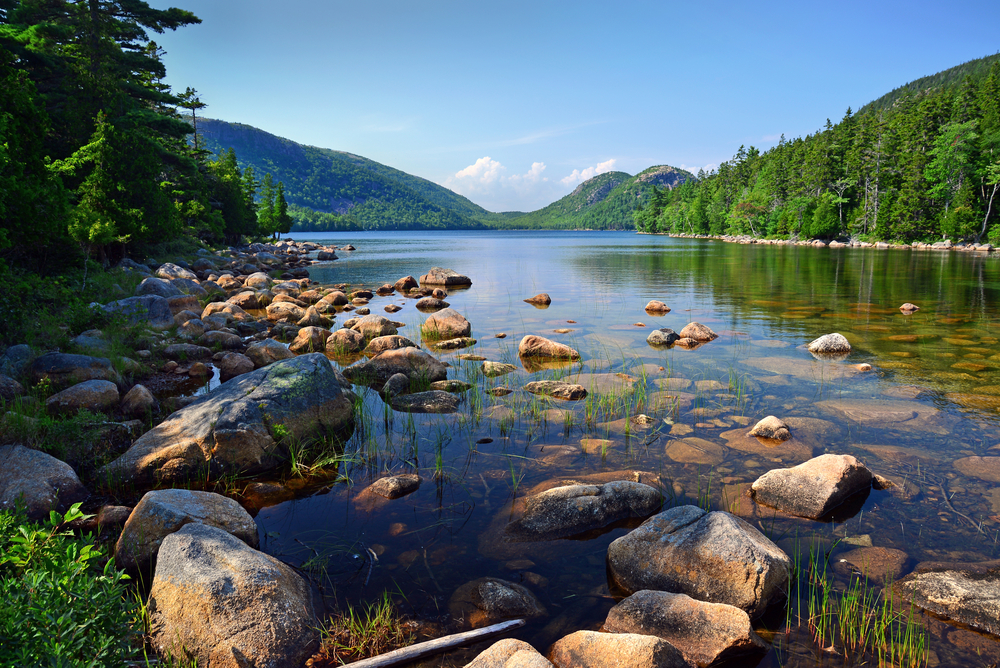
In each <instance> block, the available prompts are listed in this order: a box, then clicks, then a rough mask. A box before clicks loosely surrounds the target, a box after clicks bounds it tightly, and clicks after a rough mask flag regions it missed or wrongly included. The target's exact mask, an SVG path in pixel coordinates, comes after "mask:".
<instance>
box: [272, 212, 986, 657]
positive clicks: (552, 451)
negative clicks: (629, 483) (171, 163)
mask: <svg viewBox="0 0 1000 668" xmlns="http://www.w3.org/2000/svg"><path fill="white" fill-rule="evenodd" d="M293 236H294V238H295V239H296V240H299V241H305V240H311V241H320V242H323V243H329V244H333V245H337V246H341V245H345V244H347V243H351V244H353V245H354V246H356V247H357V250H356V251H353V252H341V251H338V255H339V257H340V259H338V260H336V261H334V262H330V263H325V264H319V265H314V266H313V267H312V268H311V269H310V274H311V277H312V278H313V279H314V280H316V281H318V282H320V283H321V284H324V285H327V284H336V283H349V284H350V285H351V286H352V287H355V286H356V287H362V286H363V287H370V288H374V287H377V286H379V285H381V284H383V283H392V282H394V281H396V280H397V279H399V278H401V277H403V276H406V275H413V276H415V277H418V278H419V277H420V275H422V274H424V273H426V272H427V270H428V269H430V268H431V267H432V266H441V267H447V268H450V269H454V270H455V271H457V272H459V273H461V274H465V275H467V276H469V277H470V278H471V279H472V281H473V284H472V287H471V288H469V289H465V290H453V291H451V292H450V294H449V296H448V297H447V301H448V302H449V303H450V304H451V306H452V308H454V309H456V310H457V311H459V312H460V313H462V314H463V315H465V316H466V317H467V318H468V320H469V321H470V322H471V323H472V327H473V336H474V337H475V338H476V339H477V341H478V344H477V345H476V346H475V347H474V348H469V349H465V350H458V351H450V352H442V353H435V355H436V356H437V357H438V358H439V359H442V360H443V361H446V362H448V363H449V364H451V365H452V368H451V369H450V370H449V378H457V379H460V380H466V381H468V382H470V383H472V384H473V386H474V387H473V389H472V390H469V391H468V392H466V393H464V394H463V397H464V399H463V402H462V404H461V406H460V408H459V412H458V413H457V414H454V415H412V416H410V415H406V414H400V413H395V412H393V411H392V410H391V409H389V408H388V406H386V405H385V404H384V403H383V402H382V400H381V399H380V398H379V396H378V395H377V394H376V393H374V392H372V391H365V390H364V389H363V388H358V390H359V392H361V393H362V396H363V398H364V404H365V411H364V413H363V416H362V418H361V420H360V421H359V427H358V430H357V432H356V433H355V436H354V437H353V438H352V440H351V442H350V443H348V444H347V447H346V449H345V453H344V456H343V457H342V461H341V462H340V463H339V468H338V469H337V470H336V472H335V474H331V472H330V471H329V470H328V471H327V472H326V475H325V477H323V476H321V477H318V478H306V479H303V480H300V481H293V484H296V485H299V486H300V487H301V488H302V490H301V491H300V497H299V498H297V499H295V500H293V501H287V502H284V503H281V504H278V505H274V506H270V507H265V508H263V509H261V510H260V511H259V513H258V514H257V516H256V520H257V523H258V525H259V527H260V533H261V540H262V546H263V548H264V549H266V550H267V551H268V552H271V553H273V554H275V555H278V556H280V557H281V558H283V559H285V560H287V561H289V562H290V563H294V564H297V565H299V566H302V567H303V568H304V569H306V570H307V571H309V572H310V573H312V574H313V575H314V576H315V578H316V579H317V580H318V581H322V582H323V583H324V587H325V593H327V594H328V595H330V596H332V597H335V598H336V599H337V601H338V602H339V604H340V605H344V604H345V603H350V604H352V605H357V604H358V603H359V602H363V601H372V600H375V599H377V598H378V597H379V596H381V594H382V592H383V591H389V592H390V594H392V595H393V597H394V600H396V601H397V602H398V603H399V605H400V607H401V609H402V610H403V611H404V612H405V613H406V614H407V615H409V616H410V617H412V618H413V619H416V620H420V622H421V623H422V624H423V625H424V627H425V629H426V630H427V631H428V632H435V630H436V632H438V633H444V632H450V631H455V630H460V628H459V626H460V625H459V624H458V623H457V622H456V621H455V616H456V615H457V614H458V611H457V608H453V609H452V611H451V612H452V613H453V614H451V615H449V599H450V598H451V595H452V594H453V592H454V591H455V590H456V589H457V588H458V587H459V586H460V585H462V584H464V583H466V582H468V581H470V580H474V579H476V578H480V577H484V576H495V577H501V578H504V579H507V580H510V581H513V582H518V583H521V584H524V585H525V586H526V587H528V588H529V589H530V590H531V591H532V592H534V593H535V594H536V595H537V596H538V597H539V599H540V600H541V601H542V602H543V603H544V605H545V606H546V608H547V613H548V614H547V616H545V617H544V618H541V619H540V620H535V621H533V622H532V623H530V624H529V625H528V626H527V627H525V628H524V629H522V631H521V632H520V633H519V634H518V637H521V638H523V639H525V640H527V641H529V642H531V643H532V644H534V645H535V646H536V647H537V648H538V649H539V650H541V651H543V652H544V651H546V650H547V648H548V646H549V645H550V644H551V643H552V642H554V641H555V640H557V639H558V638H560V637H562V636H563V635H566V634H567V633H570V632H572V631H575V630H578V629H596V628H599V626H600V624H601V622H602V621H603V620H604V617H605V616H606V614H607V611H608V609H609V608H610V607H611V606H612V605H613V604H614V602H615V600H616V599H615V594H616V593H615V592H613V591H609V589H608V581H607V574H606V567H605V556H606V551H607V546H608V544H609V543H610V542H611V541H612V540H614V539H615V538H617V537H619V536H621V535H624V534H625V533H626V532H627V531H628V530H629V527H627V526H620V527H616V528H613V529H612V530H610V531H608V532H606V533H603V534H601V535H598V536H591V537H587V539H586V540H561V541H553V542H551V543H549V544H545V545H542V546H538V545H533V546H532V547H529V548H525V547H523V546H521V547H519V546H517V545H514V546H512V545H511V544H506V543H502V542H501V541H499V531H500V530H501V529H502V528H503V526H504V524H505V523H506V521H507V518H508V517H509V516H510V513H511V504H512V503H513V502H514V501H516V500H517V499H520V498H523V497H524V496H525V495H526V494H528V493H530V492H532V490H537V489H542V488H544V487H545V486H546V485H548V486H551V485H552V481H554V480H600V479H610V478H613V477H614V474H616V473H619V472H622V471H633V472H638V473H637V475H639V476H640V478H641V479H642V481H644V482H645V481H651V484H654V485H657V486H659V487H660V488H661V489H662V491H663V494H664V495H665V497H666V499H667V501H666V503H667V504H668V505H676V504H684V503H691V504H694V505H700V506H702V507H711V508H712V509H720V510H729V511H732V512H735V513H737V514H739V515H741V516H742V517H744V518H745V519H747V521H749V522H751V523H753V524H754V525H756V526H758V527H759V528H761V529H762V530H764V532H765V533H766V534H767V535H769V536H770V537H771V538H772V539H773V540H775V541H776V542H777V543H778V544H779V545H780V546H781V547H783V548H784V549H785V550H786V551H788V552H789V553H790V554H791V553H792V552H793V551H795V550H798V551H802V550H803V549H805V550H806V551H808V546H812V547H813V549H814V550H822V551H824V552H829V555H830V563H831V564H833V563H836V562H837V559H838V556H839V555H841V554H843V553H845V552H847V551H849V550H853V549H855V548H856V547H857V546H859V545H874V546H878V547H886V548H895V549H900V550H903V551H905V552H906V553H907V555H908V557H909V562H908V565H907V567H906V568H905V569H904V571H903V573H904V574H905V573H907V572H909V571H910V570H911V569H912V567H913V566H914V565H915V564H916V563H917V562H921V561H983V560H988V559H995V558H997V555H998V554H1000V549H998V538H1000V459H989V458H990V457H1000V412H998V408H1000V314H998V311H997V306H998V304H1000V258H997V257H996V254H991V255H986V254H975V255H974V254H964V253H957V252H951V253H948V252H916V251H879V250H875V249H849V248H845V249H827V248H813V247H797V246H757V245H746V246H744V245H736V244H726V243H721V242H715V241H708V240H695V239H671V238H667V237H661V236H644V235H635V234H629V233H615V232H525V233H517V232H508V233H496V232H440V233H417V232H413V233H410V232H398V233H357V234H342V233H336V234H313V235H309V234H300V235H293ZM539 292H546V293H548V294H549V295H551V297H552V304H551V306H549V307H548V308H545V309H540V308H535V307H534V306H532V305H530V304H527V303H524V302H523V301H522V300H523V299H525V298H528V297H531V296H533V295H535V294H536V293H539ZM652 299H657V300H661V301H663V302H665V303H666V304H667V305H668V306H669V307H670V308H671V309H672V310H671V311H670V313H668V314H665V315H662V316H652V315H649V314H647V313H646V312H645V311H644V309H643V307H644V306H645V304H646V303H647V302H648V301H650V300H652ZM904 302H913V303H915V304H917V305H918V306H920V310H919V311H917V312H916V313H914V314H912V315H903V314H902V313H900V311H899V309H898V307H899V306H900V305H901V304H903V303H904ZM389 303H395V304H399V305H401V306H402V307H403V309H402V310H401V311H399V312H398V313H396V314H393V315H391V316H390V318H391V319H394V320H398V321H401V322H403V323H405V326H404V327H403V328H401V330H400V334H402V335H404V336H408V337H409V338H411V339H413V340H415V341H418V342H419V337H420V324H421V323H422V322H423V321H424V320H425V319H426V315H425V314H422V313H420V312H419V311H417V310H416V309H415V308H414V300H411V299H407V298H403V297H400V296H398V295H392V296H389V297H375V298H374V299H372V300H371V304H370V305H369V307H370V308H371V311H372V313H378V314H383V313H384V312H383V307H384V306H385V305H386V304H389ZM347 317H349V316H347V315H346V314H344V315H338V316H337V322H338V326H339V323H342V322H343V321H344V320H345V319H346V318H347ZM692 321H697V322H699V323H702V324H704V325H707V326H708V327H710V328H712V329H713V330H714V331H715V332H716V333H718V334H719V338H718V339H716V340H715V341H713V342H711V343H708V344H705V345H702V346H700V347H698V348H697V349H694V350H685V349H681V348H671V349H657V348H653V347H651V346H649V345H647V343H646V337H647V336H648V334H649V332H650V331H652V329H654V328H660V327H669V328H672V329H674V330H675V331H680V330H681V329H682V328H683V327H684V326H685V325H686V324H687V323H689V322H692ZM557 329H565V330H569V331H568V332H565V333H555V330H557ZM830 332H840V333H841V334H843V335H844V336H846V337H847V338H848V340H849V341H850V342H851V345H852V347H853V352H852V353H851V354H850V356H849V357H847V358H846V359H843V360H818V359H815V358H814V357H813V356H812V355H811V354H810V353H809V352H808V351H807V350H806V348H805V346H806V345H807V344H808V343H809V342H810V341H812V340H813V339H815V338H816V337H819V336H821V335H823V334H827V333H830ZM500 333H505V334H506V338H502V339H501V338H495V335H497V334H500ZM527 334H537V335H541V336H545V337H547V338H550V339H553V340H556V341H560V342H563V343H566V344H568V345H570V346H572V347H574V348H576V349H577V350H579V351H580V352H581V354H582V360H581V361H580V362H579V363H574V364H572V365H562V366H555V367H549V368H544V369H540V370H533V371H529V370H527V369H525V368H524V367H523V366H522V365H521V364H520V362H519V360H518V359H517V354H516V352H517V344H518V342H519V341H520V339H521V337H523V336H524V335H527ZM462 353H466V354H468V353H474V354H477V355H481V356H483V357H485V358H487V359H489V360H494V361H502V362H511V363H514V364H516V365H517V366H518V370H517V371H516V372H515V373H512V374H510V375H506V376H502V377H499V378H485V377H483V376H482V374H481V373H480V372H479V364H480V363H479V362H471V361H463V360H460V359H458V357H457V355H458V354H462ZM337 361H338V362H339V363H341V364H343V365H346V364H349V363H351V362H352V361H354V359H338V360H337ZM863 363H868V364H871V365H872V367H873V368H872V370H870V371H859V370H858V369H857V368H856V367H857V365H859V364H863ZM544 378H561V379H565V380H570V381H572V382H578V383H580V384H582V385H584V386H585V387H586V388H587V389H588V390H589V392H590V394H589V396H588V398H587V399H584V400H580V401H572V402H571V401H559V400H552V399H546V398H543V397H537V396H535V395H531V394H527V393H525V392H523V391H522V390H521V388H522V386H523V385H524V384H525V383H526V382H528V381H530V380H538V379H544ZM496 386H504V387H507V388H509V389H511V390H513V393H512V394H509V395H507V396H503V397H494V396H492V395H490V394H488V393H487V392H486V390H487V389H490V388H493V387H496ZM640 414H641V415H645V416H648V418H650V419H648V420H644V421H643V422H645V424H642V423H637V422H635V421H630V420H629V419H628V418H634V417H635V416H638V415H640ZM767 415H776V416H778V417H780V418H782V419H784V420H785V421H786V422H788V423H789V425H790V426H791V430H792V433H793V436H794V438H793V439H792V440H791V441H788V442H786V443H785V444H781V445H779V446H769V445H764V444H762V443H760V442H759V441H757V440H756V439H751V438H747V437H746V436H745V434H746V432H747V431H748V430H749V428H750V427H751V426H752V425H753V424H754V423H755V422H756V421H757V420H759V419H760V418H763V417H764V416H767ZM488 439H491V440H488ZM826 452H830V453H837V454H852V455H854V456H856V457H858V458H859V459H860V460H861V461H863V462H864V463H865V464H866V465H867V466H868V467H869V468H870V469H871V470H872V471H873V472H874V473H877V474H880V475H882V476H885V477H887V478H889V479H890V480H893V481H895V482H896V485H897V487H896V488H895V489H894V490H892V491H873V492H872V493H871V495H870V496H869V497H868V498H867V500H866V501H865V502H864V504H863V506H862V507H860V508H858V509H856V512H854V511H853V510H852V512H851V513H849V516H847V517H837V518H834V519H835V521H831V522H813V521H808V520H802V519H794V518H788V517H784V516H782V515H780V514H776V513H774V512H773V511H766V509H761V508H756V507H754V505H753V504H752V503H751V502H750V501H749V499H747V498H746V496H745V495H744V492H745V489H746V487H747V486H748V485H749V484H750V483H752V482H753V481H754V480H756V479H757V478H758V477H759V476H760V475H762V474H763V473H765V472H766V471H768V470H770V469H772V468H779V467H784V466H790V465H794V464H798V463H801V462H803V461H805V460H807V459H809V458H811V457H812V456H816V455H819V454H823V453H826ZM978 457H982V458H984V459H976V458H978ZM970 458H971V459H970ZM404 472H406V473H409V472H417V473H419V474H420V475H421V477H422V478H423V484H422V485H421V487H420V489H419V490H418V491H417V492H415V493H413V494H411V495H409V496H406V497H404V498H402V499H397V500H395V501H386V500H381V499H379V500H377V501H376V500H372V498H371V497H366V496H364V495H361V494H360V492H361V491H362V490H363V489H364V488H365V487H366V486H367V485H368V484H369V483H370V482H371V481H372V480H374V479H376V478H378V477H380V476H382V475H384V474H386V473H404ZM602 476H603V477H602ZM634 525H635V523H633V524H632V526H634ZM803 546H807V547H803ZM372 554H374V555H377V561H376V560H375V559H374V558H373V557H372V556H371V555H372ZM846 577H848V576H844V578H846ZM844 578H842V582H841V583H844V582H846V579H844ZM778 617H780V618H777V617H774V615H772V616H771V617H767V618H765V619H764V620H761V621H759V622H758V624H757V625H758V626H759V628H760V630H761V633H762V634H763V635H766V636H767V637H768V638H772V637H773V638H774V639H775V640H776V647H778V649H777V650H772V652H771V653H770V654H769V655H768V656H767V657H765V658H764V660H763V662H762V663H761V665H764V666H777V665H820V664H822V665H842V663H843V660H842V659H841V658H840V657H838V656H837V655H836V654H832V653H826V654H824V653H823V652H819V651H818V650H816V648H815V647H814V646H813V645H812V644H811V642H809V639H808V636H807V635H806V634H804V633H800V632H792V633H791V634H790V635H786V634H784V633H782V630H783V625H784V622H785V618H784V617H783V616H781V615H779V616H778ZM920 619H921V622H922V623H923V625H924V628H925V631H926V633H927V642H928V645H929V647H930V650H931V653H930V664H931V665H935V664H938V665H988V664H989V663H991V662H994V661H998V660H1000V647H998V645H997V644H996V642H995V641H994V640H993V639H991V638H988V637H986V636H980V635H978V634H975V633H973V632H971V631H968V630H965V629H960V628H958V627H956V626H953V625H949V624H947V623H944V622H942V621H940V620H937V619H933V618H930V617H929V616H926V615H921V617H920ZM775 634H776V635H775ZM487 644H488V643H487ZM485 646H486V645H481V646H478V647H477V648H475V649H476V650H478V649H482V647H485ZM474 654H475V651H474V650H469V651H465V652H455V653H452V654H450V655H445V656H443V657H438V658H436V659H434V660H431V661H428V662H426V663H425V664H422V665H442V666H444V665H449V666H450V665H463V664H464V662H466V661H468V660H469V659H470V658H471V657H472V656H473V655H474Z"/></svg>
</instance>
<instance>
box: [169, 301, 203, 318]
mask: <svg viewBox="0 0 1000 668" xmlns="http://www.w3.org/2000/svg"><path fill="white" fill-rule="evenodd" d="M167 305H169V306H170V312H171V313H173V314H174V321H175V322H176V320H177V314H178V313H181V312H182V311H192V312H195V313H197V312H200V311H201V310H202V308H201V303H200V302H199V301H198V298H197V297H193V296H191V295H178V296H176V297H168V298H167Z"/></svg>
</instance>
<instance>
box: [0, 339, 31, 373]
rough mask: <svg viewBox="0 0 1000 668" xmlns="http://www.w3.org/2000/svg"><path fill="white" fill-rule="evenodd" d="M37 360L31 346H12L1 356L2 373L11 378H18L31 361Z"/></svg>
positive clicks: (0, 371) (0, 370)
mask: <svg viewBox="0 0 1000 668" xmlns="http://www.w3.org/2000/svg"><path fill="white" fill-rule="evenodd" d="M34 358H35V353H33V352H32V351H31V346H28V345H25V344H23V343H22V344H19V345H16V346H11V347H10V348H8V349H7V350H5V351H4V353H3V356H0V373H2V374H4V375H5V376H10V377H11V378H17V377H18V376H20V375H21V374H22V373H24V371H25V369H27V368H28V365H29V364H31V361H32V360H33V359H34Z"/></svg>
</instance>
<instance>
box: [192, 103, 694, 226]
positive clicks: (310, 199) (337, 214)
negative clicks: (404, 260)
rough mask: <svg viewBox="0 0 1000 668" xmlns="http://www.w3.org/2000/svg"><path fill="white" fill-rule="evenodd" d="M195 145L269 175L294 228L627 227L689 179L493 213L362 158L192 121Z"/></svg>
mask: <svg viewBox="0 0 1000 668" xmlns="http://www.w3.org/2000/svg"><path fill="white" fill-rule="evenodd" d="M198 136H199V138H200V139H199V142H200V144H201V145H202V146H203V147H204V148H205V149H206V150H208V151H211V152H212V153H216V154H218V153H221V152H223V151H226V150H228V149H229V148H230V147H232V148H233V149H234V150H235V152H236V159H237V161H238V162H239V165H240V167H241V168H243V169H245V168H246V167H248V166H252V167H253V169H254V173H255V174H256V175H257V178H258V179H260V178H263V175H264V174H266V173H270V174H271V176H272V177H273V178H274V180H275V181H276V182H277V181H281V182H282V183H284V185H285V196H286V198H287V200H288V203H289V213H290V214H291V215H292V218H293V219H295V221H296V225H295V228H294V229H295V230H310V231H327V230H337V229H376V230H377V229H484V228H487V227H497V228H505V229H632V228H633V227H634V224H633V221H632V213H633V211H634V210H635V208H636V206H637V205H638V204H639V203H641V202H644V201H645V199H646V198H647V196H648V193H649V192H651V191H652V188H653V186H654V185H656V186H658V187H660V188H673V187H675V186H677V185H679V184H680V183H683V182H684V181H685V180H687V179H693V178H694V177H693V176H692V175H691V174H690V173H688V172H685V171H683V170H679V169H676V168H674V167H669V166H666V165H661V166H657V167H650V168H649V169H647V170H645V171H643V172H641V173H639V174H637V175H636V176H632V175H630V174H627V173H625V172H606V173H604V174H599V175H597V176H595V177H594V178H592V179H589V180H587V181H584V182H583V183H581V184H580V185H578V186H577V187H576V189H575V190H574V191H573V192H572V193H570V194H569V195H567V196H566V197H563V198H562V199H560V200H558V201H556V202H553V203H552V204H550V205H549V206H547V207H545V208H543V209H540V210H538V211H533V212H531V213H522V212H520V211H510V212H505V213H492V212H490V211H487V210H486V209H484V208H482V207H481V206H479V205H477V204H475V203H474V202H472V201H471V200H469V199H468V198H466V197H463V196H461V195H459V194H457V193H455V192H452V191H451V190H449V189H447V188H445V187H443V186H440V185H438V184H436V183H433V182H431V181H428V180H427V179H423V178H420V177H419V176H413V175H412V174H407V173H406V172H403V171H400V170H398V169H393V168H392V167H389V166H387V165H383V164H381V163H378V162H375V161H374V160H369V159H368V158H365V157H362V156H360V155H355V154H353V153H347V152H345V151H335V150H332V149H327V148H319V147H316V146H309V145H306V144H299V143H297V142H294V141H292V140H290V139H285V138H284V137H279V136H277V135H273V134H271V133H269V132H265V131H264V130H260V129H258V128H255V127H252V126H250V125H245V124H243V123H230V122H228V121H221V120H217V119H209V118H205V119H199V121H198Z"/></svg>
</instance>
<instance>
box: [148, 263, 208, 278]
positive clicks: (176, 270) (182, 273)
mask: <svg viewBox="0 0 1000 668" xmlns="http://www.w3.org/2000/svg"><path fill="white" fill-rule="evenodd" d="M156 275H157V276H158V277H159V278H165V279H167V280H172V279H175V278H198V276H197V275H196V274H195V273H194V272H193V271H191V270H190V269H185V268H184V267H182V266H180V265H178V264H174V263H173V262H167V263H165V264H161V265H160V267H159V269H157V270H156Z"/></svg>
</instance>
